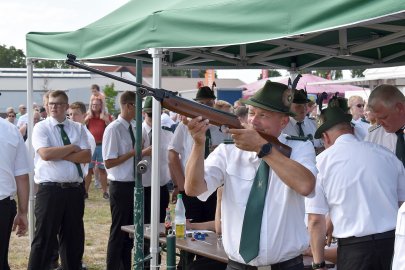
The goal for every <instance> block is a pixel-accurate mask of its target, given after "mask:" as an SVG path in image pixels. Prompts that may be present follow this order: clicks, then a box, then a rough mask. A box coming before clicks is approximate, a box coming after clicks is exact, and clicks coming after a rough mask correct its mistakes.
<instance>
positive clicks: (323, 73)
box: [312, 70, 343, 80]
mask: <svg viewBox="0 0 405 270" xmlns="http://www.w3.org/2000/svg"><path fill="white" fill-rule="evenodd" d="M312 74H315V75H316V76H319V77H322V78H325V79H330V80H337V79H341V78H343V73H342V71H341V70H315V71H313V72H312Z"/></svg>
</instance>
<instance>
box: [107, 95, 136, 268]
mask: <svg viewBox="0 0 405 270" xmlns="http://www.w3.org/2000/svg"><path fill="white" fill-rule="evenodd" d="M120 107H121V113H120V114H119V115H118V118H117V119H116V120H114V121H113V122H111V123H110V124H109V125H108V126H107V127H106V129H105V131H104V135H103V143H102V154H103V159H104V165H105V167H106V169H107V177H108V179H110V209H111V219H112V221H111V228H110V237H109V239H108V247H107V270H117V269H120V270H130V269H131V250H132V247H133V240H132V239H130V238H129V235H128V234H127V233H124V232H123V231H121V226H123V225H128V224H133V223H134V187H135V175H134V173H135V172H134V156H135V150H134V144H135V132H134V127H135V121H133V119H134V117H135V110H136V108H135V93H134V92H130V91H126V92H124V93H122V95H121V96H120Z"/></svg>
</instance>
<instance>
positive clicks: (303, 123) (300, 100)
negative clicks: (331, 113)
mask: <svg viewBox="0 0 405 270" xmlns="http://www.w3.org/2000/svg"><path fill="white" fill-rule="evenodd" d="M308 102H310V100H309V99H308V95H307V92H306V91H305V90H295V93H294V99H293V102H292V103H291V107H290V110H291V112H292V113H294V116H290V121H289V122H288V124H287V126H286V127H285V128H284V129H283V133H285V134H287V135H291V136H299V137H304V138H307V139H309V140H310V141H311V142H312V143H313V145H314V147H315V149H319V148H321V147H322V144H321V141H320V140H316V139H314V134H315V131H316V128H317V124H316V121H315V120H314V119H311V118H309V117H308V116H307V110H308V106H307V104H308Z"/></svg>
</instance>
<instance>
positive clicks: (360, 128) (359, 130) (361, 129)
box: [352, 118, 370, 141]
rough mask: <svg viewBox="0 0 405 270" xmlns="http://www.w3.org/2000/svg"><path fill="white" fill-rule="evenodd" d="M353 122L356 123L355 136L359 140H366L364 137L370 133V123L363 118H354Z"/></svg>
mask: <svg viewBox="0 0 405 270" xmlns="http://www.w3.org/2000/svg"><path fill="white" fill-rule="evenodd" d="M352 124H353V125H354V136H356V138H357V139H358V140H359V141H364V138H366V136H367V134H368V128H369V127H370V124H369V123H366V122H364V121H363V120H362V119H361V118H359V119H357V120H352Z"/></svg>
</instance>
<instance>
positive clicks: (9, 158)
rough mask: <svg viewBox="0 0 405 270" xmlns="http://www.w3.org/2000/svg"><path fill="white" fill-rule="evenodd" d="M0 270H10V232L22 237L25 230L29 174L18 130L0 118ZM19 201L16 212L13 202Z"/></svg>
mask: <svg viewBox="0 0 405 270" xmlns="http://www.w3.org/2000/svg"><path fill="white" fill-rule="evenodd" d="M0 130H1V132H0V152H1V153H2V155H3V158H2V161H1V162H0V213H1V214H0V269H4V270H10V267H9V265H8V248H9V242H10V235H11V230H15V229H17V235H18V236H23V235H24V234H25V233H26V232H27V230H28V220H27V212H28V196H29V179H28V173H29V172H30V171H32V165H31V162H30V161H29V160H30V159H29V157H28V152H27V148H26V147H25V144H24V141H23V139H22V136H21V134H20V132H19V131H18V129H17V127H16V126H15V125H13V124H11V123H9V122H8V121H6V120H4V119H3V118H0ZM15 195H17V198H18V208H17V207H16V202H15V200H14V197H15Z"/></svg>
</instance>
